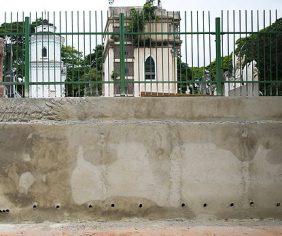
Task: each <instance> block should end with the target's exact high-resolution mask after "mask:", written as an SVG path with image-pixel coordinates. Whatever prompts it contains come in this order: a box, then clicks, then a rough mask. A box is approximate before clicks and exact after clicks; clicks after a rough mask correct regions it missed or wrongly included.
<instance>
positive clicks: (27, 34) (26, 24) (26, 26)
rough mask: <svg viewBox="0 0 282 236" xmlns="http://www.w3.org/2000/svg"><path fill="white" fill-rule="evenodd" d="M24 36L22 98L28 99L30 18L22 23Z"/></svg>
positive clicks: (26, 18)
mask: <svg viewBox="0 0 282 236" xmlns="http://www.w3.org/2000/svg"><path fill="white" fill-rule="evenodd" d="M24 36H25V39H24V41H25V59H24V60H25V61H24V65H25V70H24V71H25V73H24V97H29V76H30V73H29V72H30V71H29V70H30V53H29V50H30V49H29V44H30V18H29V17H25V21H24Z"/></svg>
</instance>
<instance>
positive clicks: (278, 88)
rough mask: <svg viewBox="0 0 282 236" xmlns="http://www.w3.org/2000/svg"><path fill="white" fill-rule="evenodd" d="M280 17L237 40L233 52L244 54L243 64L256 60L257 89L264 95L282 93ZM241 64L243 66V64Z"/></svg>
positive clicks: (281, 19) (281, 25)
mask: <svg viewBox="0 0 282 236" xmlns="http://www.w3.org/2000/svg"><path fill="white" fill-rule="evenodd" d="M281 31H282V18H280V19H278V20H277V21H276V22H275V23H273V24H272V25H271V26H269V27H267V28H265V29H263V30H261V31H260V32H259V33H255V34H251V35H250V36H249V37H246V38H241V39H239V40H237V42H236V44H237V49H236V51H235V53H236V54H237V55H238V56H245V61H244V65H246V64H247V63H250V62H252V61H256V62H257V67H258V71H259V81H266V82H262V83H260V84H259V89H260V91H261V92H262V93H263V94H264V95H280V96H281V95H282V83H281V81H282V67H281V65H282V34H281ZM244 65H243V66H244Z"/></svg>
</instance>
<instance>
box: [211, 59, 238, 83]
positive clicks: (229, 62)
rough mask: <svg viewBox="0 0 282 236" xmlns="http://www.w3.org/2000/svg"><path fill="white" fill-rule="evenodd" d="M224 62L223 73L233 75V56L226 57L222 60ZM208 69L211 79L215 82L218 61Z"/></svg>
mask: <svg viewBox="0 0 282 236" xmlns="http://www.w3.org/2000/svg"><path fill="white" fill-rule="evenodd" d="M221 61H222V71H223V73H224V72H229V73H232V68H233V65H232V55H229V56H225V57H222V58H221ZM206 69H207V70H208V71H209V72H210V75H211V79H212V80H215V78H216V61H213V62H212V63H211V64H210V65H208V66H207V67H206Z"/></svg>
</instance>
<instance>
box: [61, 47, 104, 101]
mask: <svg viewBox="0 0 282 236" xmlns="http://www.w3.org/2000/svg"><path fill="white" fill-rule="evenodd" d="M103 51H104V47H103V46H102V45H97V46H96V48H95V49H94V50H93V53H91V54H89V55H87V56H85V58H83V56H82V53H81V52H79V51H78V50H76V49H75V48H73V47H70V46H63V47H62V61H63V62H64V64H65V65H66V67H67V79H66V81H68V82H73V83H71V84H66V96H67V97H73V96H100V95H101V93H102V84H101V83H97V82H98V81H102V76H103ZM95 81H96V82H95ZM77 82H79V83H77Z"/></svg>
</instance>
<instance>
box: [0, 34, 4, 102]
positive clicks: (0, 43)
mask: <svg viewBox="0 0 282 236" xmlns="http://www.w3.org/2000/svg"><path fill="white" fill-rule="evenodd" d="M4 47H5V42H4V39H2V38H0V82H3V63H4ZM4 96H5V87H4V85H3V84H0V97H4Z"/></svg>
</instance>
